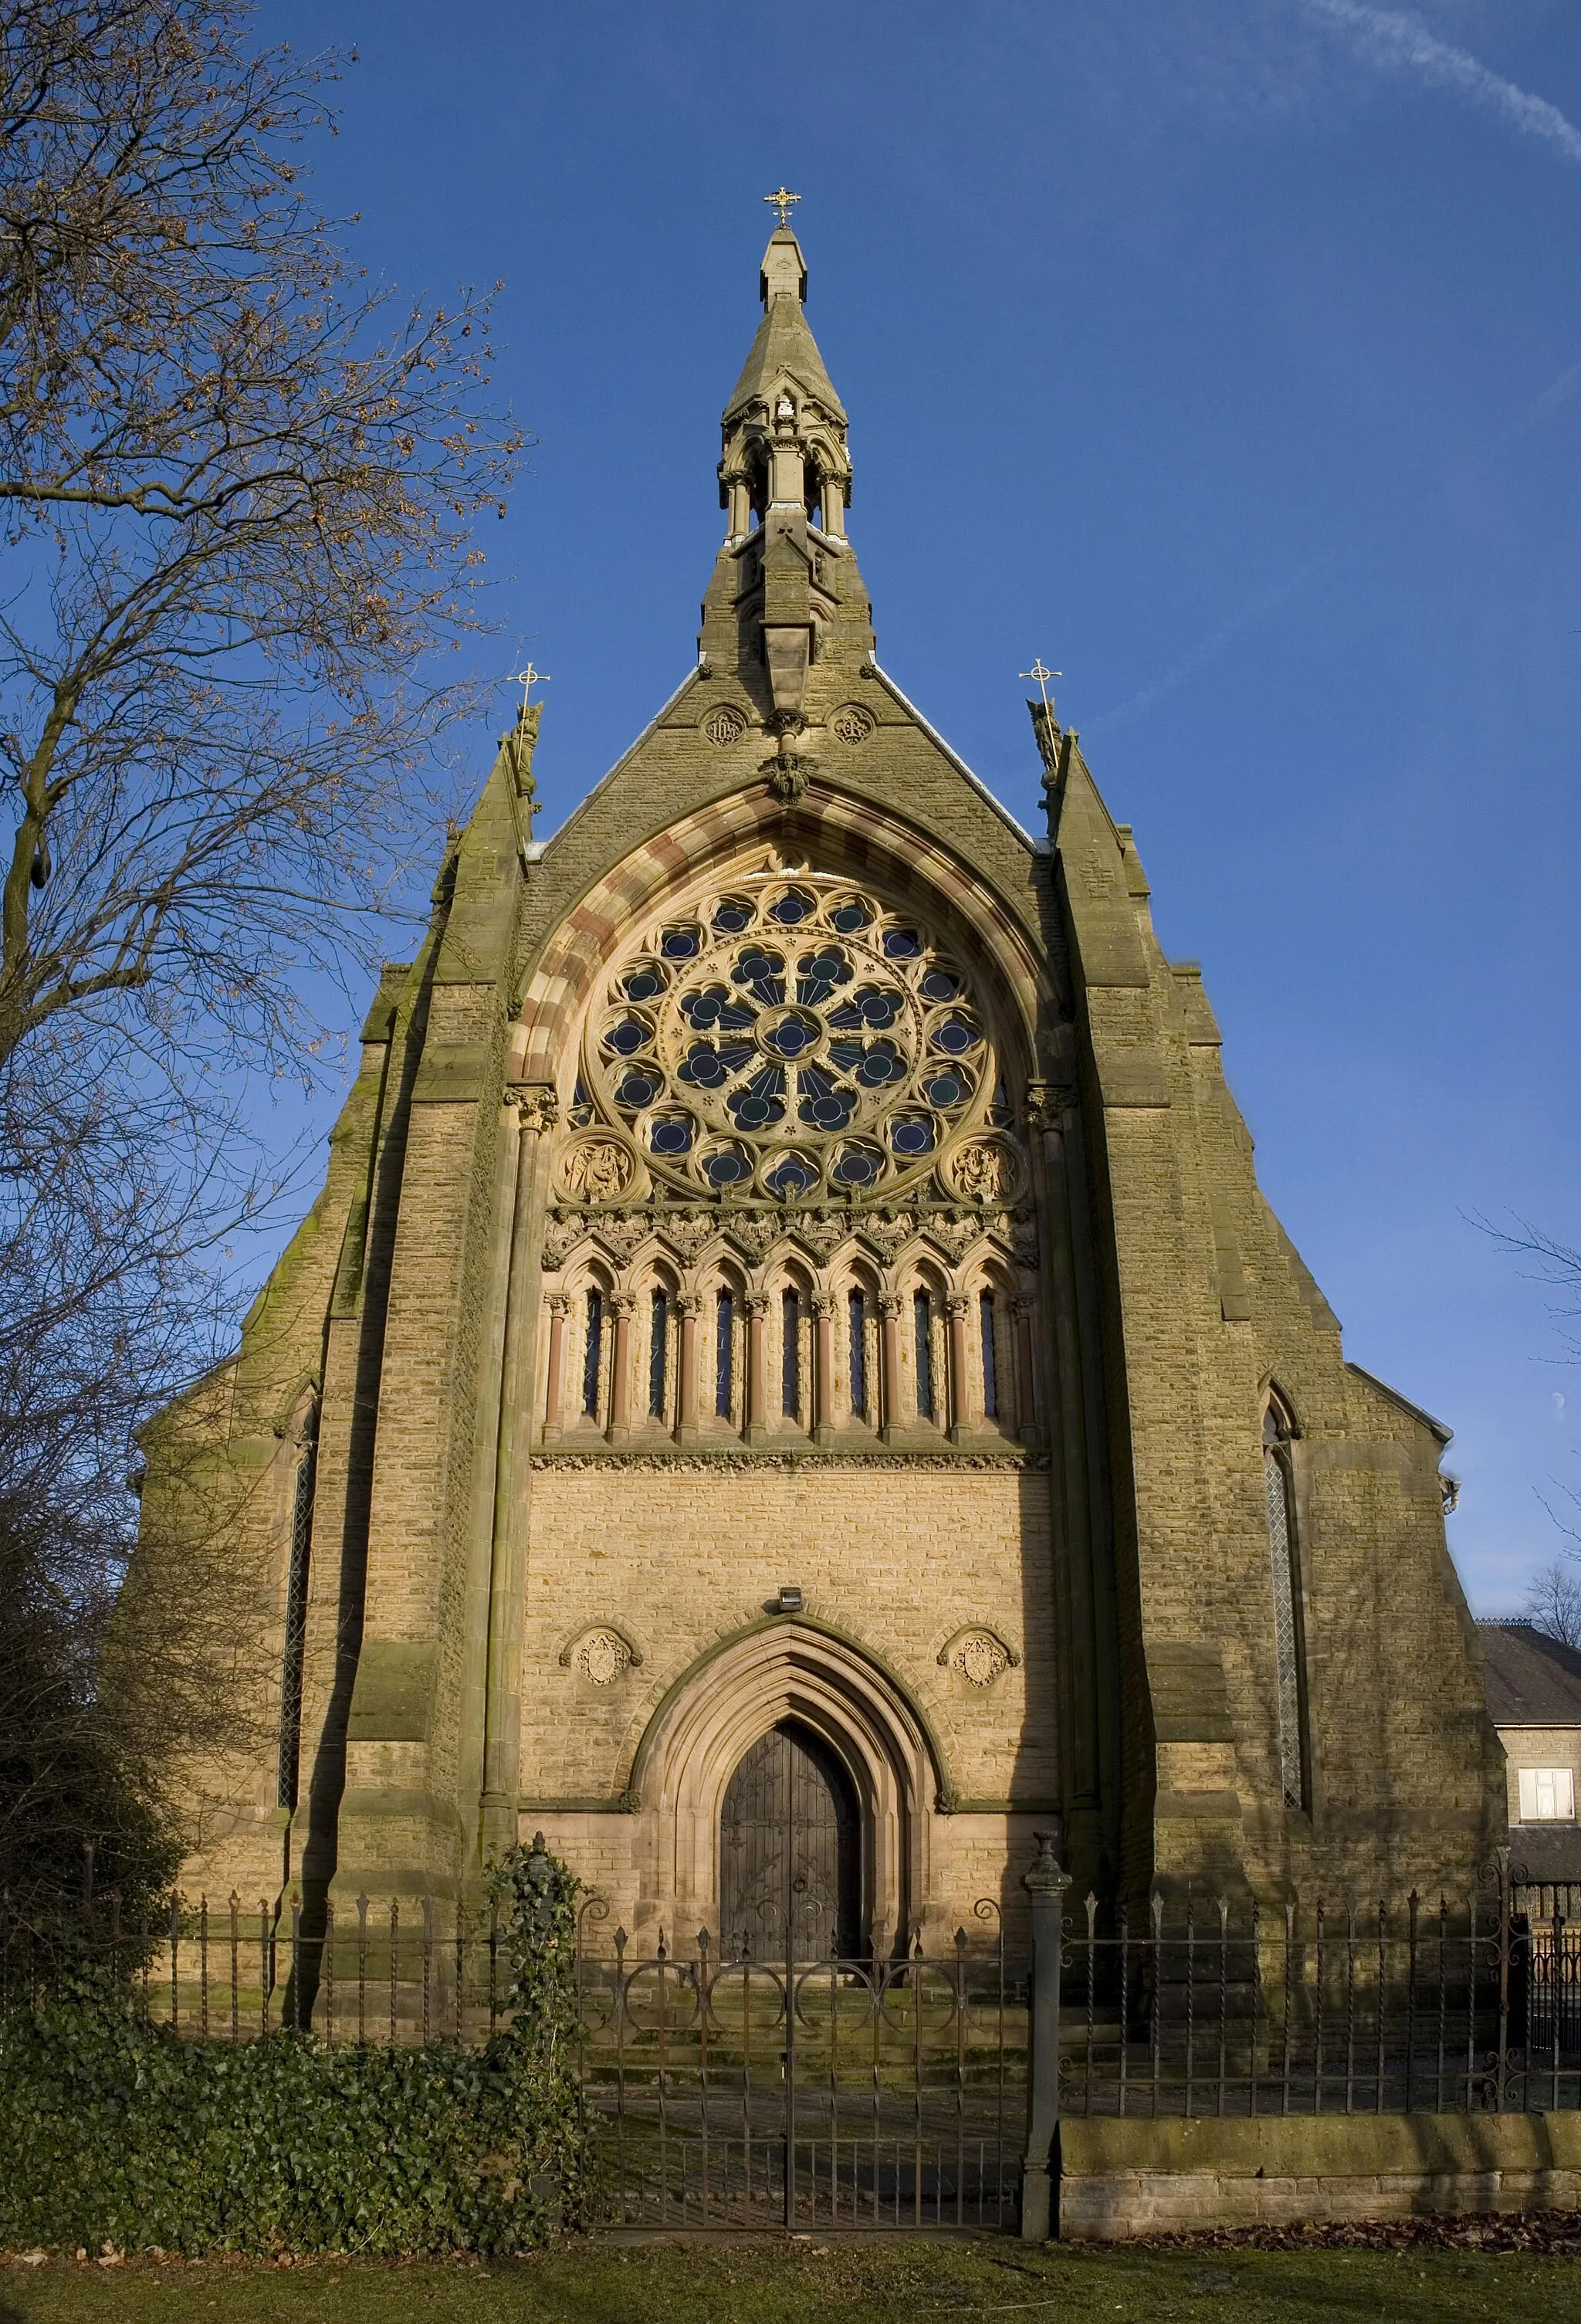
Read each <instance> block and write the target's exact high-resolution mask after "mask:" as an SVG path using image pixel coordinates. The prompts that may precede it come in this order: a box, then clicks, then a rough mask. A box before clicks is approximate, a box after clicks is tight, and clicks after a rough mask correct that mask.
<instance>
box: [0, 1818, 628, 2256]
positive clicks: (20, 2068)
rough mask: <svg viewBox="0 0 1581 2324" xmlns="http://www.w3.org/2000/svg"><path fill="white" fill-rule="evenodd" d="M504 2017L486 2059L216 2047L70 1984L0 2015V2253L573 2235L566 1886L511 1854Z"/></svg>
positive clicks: (575, 2168) (391, 2246) (301, 2037)
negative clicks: (508, 2014) (509, 1980)
mask: <svg viewBox="0 0 1581 2324" xmlns="http://www.w3.org/2000/svg"><path fill="white" fill-rule="evenodd" d="M495 1886H496V1894H497V1895H499V1897H500V1898H501V1901H502V1902H503V1903H504V1904H506V1905H507V1906H508V1908H509V1919H508V1923H507V1932H506V1942H507V1950H508V1952H509V1954H510V1959H511V1960H512V1964H513V1967H514V1969H515V1971H516V1976H515V1982H514V1986H513V1989H512V2001H513V2005H514V2015H513V2017H512V2019H511V2022H510V2024H509V2026H508V2027H507V2029H506V2030H505V2031H504V2032H503V2033H500V2034H499V2035H497V2036H496V2037H495V2039H494V2040H493V2041H492V2042H491V2043H490V2044H489V2045H488V2047H487V2048H486V2049H485V2050H483V2051H470V2050H465V2049H463V2048H460V2047H459V2046H456V2045H455V2044H452V2043H437V2042H436V2043H427V2045H426V2046H424V2047H423V2048H421V2049H409V2050H384V2049H372V2048H358V2047H354V2046H348V2045H340V2044H337V2045H336V2046H335V2047H334V2048H330V2047H327V2046H326V2044H325V2043H323V2042H321V2041H320V2040H318V2039H317V2037H316V2036H315V2035H313V2034H311V2033H291V2032H283V2033H270V2034H266V2035H262V2036H261V2037H260V2038H259V2039H257V2040H256V2041H253V2042H249V2043H237V2044H234V2045H233V2044H232V2043H221V2042H193V2041H187V2040H183V2039H181V2038H179V2036H177V2035H175V2034H173V2033H170V2031H169V2030H168V2029H167V2028H165V2027H163V2026H161V2025H152V2024H146V2023H144V2022H143V2021H142V2018H141V2016H140V2015H139V2013H138V2012H137V2010H136V2009H135V2007H134V2006H133V2002H132V1999H131V1997H129V1996H128V1995H127V1994H126V1993H125V1992H124V1990H120V1989H116V1988H115V1987H112V1986H108V1985H106V1983H104V1982H102V1981H100V1982H97V1983H96V1982H94V1981H92V1980H90V1979H81V1978H79V1979H77V1980H75V1981H74V1982H73V1983H72V1984H71V1985H69V1987H63V1988H62V1989H61V1990H60V1991H58V1992H56V1993H54V1994H51V1995H50V1996H48V1997H45V1998H44V1999H42V2000H41V2002H39V2003H38V2004H37V2005H36V2006H33V2007H32V2008H29V2009H25V2010H23V2009H11V2010H8V2011H6V2012H5V2013H4V2014H0V2126H3V2131H0V2148H3V2151H4V2153H5V2161H4V2163H0V2249H4V2248H6V2247H10V2248H12V2249H16V2248H20V2247H23V2246H35V2245H44V2246H51V2247H55V2248H60V2247H65V2248H67V2249H75V2248H76V2247H78V2246H86V2247H87V2249H88V2250H89V2251H94V2252H97V2250H98V2249H99V2248H100V2246H103V2245H105V2244H109V2245H112V2246H115V2249H117V2250H122V2251H136V2250H146V2249H147V2248H149V2247H150V2246H156V2245H157V2246H161V2247H162V2248H163V2249H164V2250H166V2251H170V2252H181V2253H187V2254H191V2253H198V2252H205V2251H237V2252H253V2253H263V2252H271V2251H280V2250H290V2251H297V2252H332V2251H333V2252H365V2253H369V2254H372V2255H380V2256H391V2255H398V2254H404V2253H427V2252H438V2251H449V2250H467V2251H483V2252H490V2251H495V2252H497V2251H520V2250H524V2249H526V2248H528V2247H529V2246H532V2245H534V2244H539V2243H542V2242H544V2241H545V2240H546V2239H547V2236H548V2234H549V2233H550V2231H551V2230H552V2228H553V2227H555V2226H556V2225H557V2224H562V2223H569V2222H573V2221H574V2218H575V2217H576V2214H577V2209H578V2205H579V2201H580V2197H581V2192H582V2182H583V2168H584V2161H583V2149H582V2140H581V2135H580V2129H579V2109H578V2105H577V2090H576V2081H575V2076H574V2069H573V2062H572V2061H573V2049H572V2044H573V2040H574V2033H575V2007H574V1982H573V1976H572V1971H573V1957H572V1934H571V1932H572V1925H573V1922H572V1916H573V1910H574V1882H573V1881H572V1880H571V1878H570V1876H569V1875H568V1874H567V1873H566V1872H565V1869H564V1867H561V1866H559V1865H557V1864H556V1863H555V1862H554V1859H553V1858H549V1857H547V1854H546V1853H545V1852H544V1850H543V1849H542V1844H541V1841H540V1842H539V1843H538V1844H537V1845H536V1846H535V1849H533V1850H532V1851H523V1850H513V1851H512V1853H511V1856H510V1858H507V1859H506V1862H505V1863H504V1864H503V1865H502V1866H501V1867H500V1868H499V1872H498V1874H497V1876H496V1883H495Z"/></svg>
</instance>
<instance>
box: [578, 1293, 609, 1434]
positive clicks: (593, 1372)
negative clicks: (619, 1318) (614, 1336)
mask: <svg viewBox="0 0 1581 2324" xmlns="http://www.w3.org/2000/svg"><path fill="white" fill-rule="evenodd" d="M603 1337H604V1303H603V1300H602V1297H601V1296H600V1295H599V1293H598V1292H596V1291H590V1292H589V1293H588V1295H587V1348H586V1352H585V1353H584V1357H583V1360H582V1409H583V1411H584V1413H585V1414H586V1415H587V1416H588V1418H589V1419H590V1420H596V1419H597V1418H598V1376H599V1359H600V1357H601V1356H602V1352H603Z"/></svg>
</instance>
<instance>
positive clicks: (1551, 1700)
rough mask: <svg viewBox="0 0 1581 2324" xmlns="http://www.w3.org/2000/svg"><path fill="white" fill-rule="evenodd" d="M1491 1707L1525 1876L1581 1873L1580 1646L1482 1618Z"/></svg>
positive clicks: (1513, 1842) (1516, 1862)
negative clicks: (1579, 1813)
mask: <svg viewBox="0 0 1581 2324" xmlns="http://www.w3.org/2000/svg"><path fill="white" fill-rule="evenodd" d="M1478 1627H1479V1628H1480V1629H1481V1631H1482V1644H1483V1657H1484V1669H1485V1671H1486V1674H1487V1701H1488V1714H1489V1716H1490V1717H1491V1719H1492V1720H1493V1722H1494V1729H1495V1730H1496V1732H1497V1734H1498V1738H1499V1740H1500V1742H1501V1743H1502V1744H1503V1747H1504V1759H1505V1763H1506V1766H1507V1768H1508V1771H1509V1791H1510V1854H1511V1863H1512V1867H1513V1869H1514V1872H1515V1875H1516V1877H1517V1878H1518V1879H1520V1878H1522V1877H1523V1878H1524V1879H1525V1880H1526V1881H1529V1882H1534V1883H1547V1882H1549V1881H1554V1882H1562V1881H1570V1880H1576V1881H1581V1828H1578V1827H1577V1824H1576V1796H1577V1794H1578V1793H1581V1652H1578V1651H1577V1649H1576V1647H1574V1646H1565V1645H1564V1644H1563V1643H1562V1641H1561V1640H1559V1639H1558V1638H1550V1637H1549V1635H1548V1633H1547V1632H1546V1631H1544V1630H1539V1629H1536V1628H1533V1626H1532V1625H1531V1624H1530V1622H1483V1623H1481V1624H1479V1625H1478Z"/></svg>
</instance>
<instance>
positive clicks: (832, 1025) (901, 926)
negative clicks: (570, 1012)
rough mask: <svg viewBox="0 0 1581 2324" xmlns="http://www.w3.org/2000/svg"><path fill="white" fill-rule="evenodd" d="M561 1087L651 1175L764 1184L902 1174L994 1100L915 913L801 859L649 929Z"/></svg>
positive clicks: (954, 981) (987, 1074)
mask: <svg viewBox="0 0 1581 2324" xmlns="http://www.w3.org/2000/svg"><path fill="white" fill-rule="evenodd" d="M577 1094H578V1100H579V1105H578V1118H580V1119H581V1120H583V1121H584V1122H586V1121H589V1120H591V1119H592V1118H593V1115H594V1114H595V1113H598V1114H602V1116H603V1118H604V1119H605V1120H618V1121H619V1122H620V1124H621V1125H622V1127H623V1128H624V1129H625V1130H627V1131H628V1132H629V1133H630V1136H631V1137H632V1139H634V1140H635V1142H636V1144H637V1145H638V1147H639V1148H640V1150H641V1152H642V1153H643V1155H644V1156H645V1157H646V1158H647V1160H648V1165H649V1167H650V1169H652V1170H653V1171H654V1172H655V1174H656V1175H657V1176H658V1177H660V1178H661V1179H666V1178H667V1179H670V1180H672V1181H675V1182H680V1183H684V1184H685V1185H687V1186H688V1187H690V1188H692V1189H693V1190H694V1191H704V1190H708V1191H713V1192H723V1191H725V1190H728V1189H732V1188H733V1189H737V1190H739V1191H740V1192H741V1193H743V1194H748V1193H757V1194H760V1195H766V1196H768V1197H770V1198H771V1199H773V1200H775V1201H777V1202H781V1203H795V1202H808V1201H823V1200H827V1199H831V1198H834V1199H843V1198H845V1197H847V1196H850V1195H853V1194H862V1193H864V1192H867V1191H869V1190H883V1191H885V1192H887V1191H889V1190H890V1189H891V1188H893V1187H895V1186H896V1185H898V1184H900V1183H902V1182H906V1183H911V1182H915V1181H918V1180H920V1179H922V1178H923V1177H924V1176H927V1175H928V1174H930V1173H932V1172H933V1171H935V1170H937V1169H938V1168H939V1167H940V1166H941V1164H942V1163H947V1160H948V1157H949V1155H950V1153H951V1151H952V1150H953V1149H954V1148H957V1147H958V1146H959V1145H960V1143H961V1139H963V1138H965V1137H967V1136H968V1135H969V1134H970V1133H973V1132H976V1133H979V1134H980V1133H981V1132H982V1131H983V1130H985V1129H988V1128H994V1127H997V1126H998V1125H1000V1124H1001V1123H1002V1122H1003V1121H1004V1120H1005V1119H1006V1111H1005V1103H1004V1093H1003V1090H1002V1088H1001V1085H1000V1081H999V1071H998V1066H997V1060H996V1057H995V1054H994V1047H993V1043H992V1039H991V1037H990V1031H989V1028H988V1021H987V1019H986V1018H985V1017H984V1015H983V1013H982V1010H981V1008H980V1006H979V1004H978V1002H977V1001H976V1000H975V999H974V996H973V992H972V989H971V984H970V979H969V978H968V976H967V975H966V973H965V972H964V971H963V970H962V969H961V966H960V965H959V964H958V963H957V962H956V961H955V960H954V959H953V958H952V957H951V955H950V954H949V953H948V952H947V951H946V950H945V949H944V948H943V947H942V945H940V944H939V943H938V942H937V941H936V939H935V938H934V936H933V935H932V933H931V932H930V931H929V930H928V929H927V928H926V927H924V925H923V924H922V922H921V921H920V920H918V919H917V918H915V916H913V915H911V914H908V913H902V912H895V911H891V910H889V909H887V908H886V907H885V906H884V905H882V904H881V903H879V902H878V900H877V899H875V898H873V897H871V896H869V895H864V894H861V893H859V892H856V891H853V890H851V889H850V886H849V885H848V884H846V883H844V882H842V881H837V880H833V879H830V878H824V877H821V876H819V875H816V874H808V873H803V874H799V875H797V876H796V877H795V878H787V877H786V874H785V873H783V872H780V873H777V874H768V873H760V874H757V875H753V876H749V877H746V878H743V879H742V880H741V881H739V882H737V883H732V885H731V888H730V889H729V890H727V891H725V892H722V893H720V894H717V895H714V896H712V897H710V898H708V899H706V900H704V901H703V903H702V904H701V906H699V907H695V908H692V909H690V910H688V911H686V912H685V913H678V914H677V915H676V918H674V919H673V920H671V921H669V922H667V923H666V924H664V925H661V926H660V927H657V928H655V929H652V930H650V931H649V932H648V939H647V941H646V943H645V944H644V945H643V947H642V949H641V950H640V951H639V953H638V954H636V955H635V956H633V957H630V958H629V959H628V960H627V962H626V963H625V964H624V965H623V966H621V967H620V968H619V969H618V970H617V972H616V973H615V976H614V978H613V981H612V982H611V985H610V987H609V988H608V991H607V993H606V995H605V999H604V1002H603V1005H602V1007H601V1008H600V1009H598V1010H595V1012H594V1015H593V1020H592V1022H591V1023H590V1025H589V1028H588V1031H587V1036H586V1040H585V1045H584V1067H583V1074H582V1082H581V1086H580V1088H579V1090H578V1093H577ZM947 1178H948V1172H947V1171H946V1180H947Z"/></svg>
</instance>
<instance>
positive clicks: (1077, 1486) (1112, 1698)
mask: <svg viewBox="0 0 1581 2324" xmlns="http://www.w3.org/2000/svg"><path fill="white" fill-rule="evenodd" d="M1026 1125H1027V1129H1028V1130H1029V1132H1030V1133H1031V1139H1030V1142H1031V1144H1032V1147H1033V1157H1034V1165H1035V1166H1036V1176H1037V1178H1038V1180H1039V1181H1041V1184H1040V1185H1038V1187H1037V1189H1036V1191H1037V1194H1038V1198H1039V1199H1038V1207H1039V1234H1038V1241H1039V1246H1040V1253H1041V1257H1042V1262H1043V1290H1044V1297H1045V1300H1046V1302H1047V1305H1048V1310H1049V1314H1048V1320H1047V1323H1046V1324H1045V1328H1044V1329H1043V1331H1041V1332H1039V1333H1036V1334H1035V1335H1034V1352H1035V1357H1036V1363H1037V1369H1036V1371H1035V1373H1034V1380H1033V1392H1034V1396H1035V1397H1036V1398H1037V1399H1038V1402H1037V1406H1036V1420H1037V1425H1038V1433H1039V1434H1041V1435H1043V1436H1044V1437H1045V1438H1046V1439H1047V1441H1048V1443H1049V1449H1050V1456H1051V1457H1050V1463H1049V1487H1050V1493H1051V1496H1052V1503H1053V1508H1052V1514H1053V1517H1054V1538H1055V1543H1056V1556H1057V1560H1058V1563H1057V1565H1056V1588H1057V1591H1058V1593H1059V1594H1058V1615H1059V1620H1060V1625H1061V1629H1062V1634H1063V1637H1064V1639H1065V1640H1066V1642H1067V1643H1066V1649H1065V1667H1066V1669H1067V1670H1068V1671H1069V1673H1070V1684H1069V1686H1068V1687H1067V1688H1066V1689H1065V1690H1064V1691H1063V1695H1062V1720H1063V1721H1064V1722H1068V1723H1066V1724H1064V1725H1063V1728H1062V1737H1061V1743H1062V1760H1063V1762H1064V1766H1065V1767H1066V1769H1067V1771H1068V1772H1067V1773H1066V1775H1065V1777H1064V1795H1065V1818H1066V1821H1065V1834H1064V1844H1065V1848H1066V1850H1067V1853H1068V1854H1069V1855H1070V1856H1071V1858H1072V1859H1073V1861H1074V1862H1075V1863H1076V1865H1077V1867H1078V1870H1079V1872H1080V1877H1082V1878H1083V1879H1084V1880H1085V1879H1086V1878H1087V1877H1089V1875H1088V1872H1087V1869H1086V1867H1089V1865H1090V1866H1096V1865H1097V1863H1098V1860H1099V1858H1100V1856H1101V1854H1102V1851H1103V1849H1104V1848H1105V1846H1106V1845H1112V1843H1113V1840H1114V1831H1115V1806H1114V1800H1113V1797H1112V1796H1111V1797H1110V1799H1109V1800H1108V1802H1107V1803H1106V1800H1105V1795H1104V1794H1105V1785H1104V1760H1105V1754H1106V1750H1107V1751H1108V1757H1109V1765H1110V1766H1115V1765H1116V1763H1117V1749H1118V1736H1117V1732H1116V1730H1115V1728H1114V1725H1113V1723H1112V1721H1113V1711H1112V1706H1113V1705H1114V1704H1115V1703H1116V1702H1117V1701H1118V1700H1119V1686H1118V1677H1117V1671H1116V1668H1115V1665H1114V1660H1113V1654H1112V1634H1111V1633H1110V1631H1109V1630H1108V1626H1107V1624H1103V1623H1100V1621H1099V1617H1098V1592H1099V1590H1100V1588H1102V1587H1103V1586H1104V1585H1103V1584H1102V1582H1101V1581H1100V1577H1099V1572H1098V1560H1099V1558H1101V1557H1102V1556H1104V1555H1105V1554H1107V1551H1106V1549H1105V1548H1100V1546H1099V1544H1100V1543H1101V1542H1103V1541H1104V1536H1105V1532H1106V1525H1105V1519H1104V1517H1103V1516H1102V1514H1101V1513H1100V1511H1099V1509H1098V1508H1096V1507H1095V1499H1094V1496H1095V1493H1098V1492H1099V1491H1100V1490H1101V1480H1102V1474H1103V1471H1102V1454H1101V1414H1100V1407H1099V1406H1098V1396H1097V1379H1096V1361H1097V1351H1098V1326H1097V1318H1096V1315H1090V1316H1089V1320H1088V1323H1087V1324H1086V1325H1085V1326H1083V1324H1082V1323H1081V1322H1080V1306H1081V1295H1082V1282H1083V1272H1084V1271H1083V1269H1082V1268H1081V1267H1080V1265H1079V1264H1078V1253H1077V1250H1076V1249H1075V1247H1074V1238H1075V1236H1076V1233H1077V1231H1078V1229H1079V1226H1080V1225H1081V1224H1082V1222H1084V1219H1085V1200H1084V1193H1083V1172H1082V1167H1081V1162H1080V1143H1079V1141H1080V1112H1079V1109H1078V1100H1077V1093H1076V1090H1075V1087H1074V1086H1073V1085H1072V1084H1070V1083H1066V1082H1033V1083H1030V1084H1028V1086H1027V1092H1026ZM1083 1342H1085V1344H1086V1348H1087V1361H1086V1363H1085V1364H1084V1363H1083V1360H1082V1349H1083ZM1106 1722H1108V1739H1107V1742H1106V1738H1105V1726H1106Z"/></svg>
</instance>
